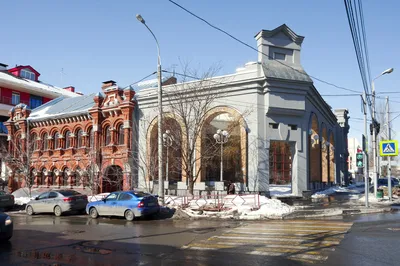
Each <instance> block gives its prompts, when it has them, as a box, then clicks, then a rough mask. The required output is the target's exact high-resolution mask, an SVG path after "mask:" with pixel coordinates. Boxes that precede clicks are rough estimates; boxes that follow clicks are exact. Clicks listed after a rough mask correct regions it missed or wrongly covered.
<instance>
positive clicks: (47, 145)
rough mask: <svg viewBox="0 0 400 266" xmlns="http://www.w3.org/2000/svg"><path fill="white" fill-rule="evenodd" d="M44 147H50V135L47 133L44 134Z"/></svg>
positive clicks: (45, 148)
mask: <svg viewBox="0 0 400 266" xmlns="http://www.w3.org/2000/svg"><path fill="white" fill-rule="evenodd" d="M42 147H43V150H44V151H45V150H48V149H49V135H47V133H44V134H43V138H42Z"/></svg>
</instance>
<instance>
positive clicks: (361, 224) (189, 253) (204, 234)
mask: <svg viewBox="0 0 400 266" xmlns="http://www.w3.org/2000/svg"><path fill="white" fill-rule="evenodd" d="M12 218H13V220H14V236H13V238H12V239H11V241H10V242H9V243H4V244H1V245H0V265H1V266H6V265H84V266H90V265H113V266H116V265H219V266H221V265H309V264H323V265H398V263H396V262H397V257H398V247H399V246H400V245H399V244H400V237H399V236H400V215H399V214H386V215H370V216H359V217H351V218H344V219H343V217H336V218H331V219H329V220H327V219H325V220H313V221H310V220H290V221H258V222H250V221H249V222H247V221H205V220H199V221H188V220H138V221H133V222H127V221H125V220H123V219H117V218H112V219H109V218H101V219H96V220H93V219H91V218H89V217H87V216H76V215H71V216H63V217H54V216H53V215H35V216H32V217H31V216H26V215H25V214H15V215H12Z"/></svg>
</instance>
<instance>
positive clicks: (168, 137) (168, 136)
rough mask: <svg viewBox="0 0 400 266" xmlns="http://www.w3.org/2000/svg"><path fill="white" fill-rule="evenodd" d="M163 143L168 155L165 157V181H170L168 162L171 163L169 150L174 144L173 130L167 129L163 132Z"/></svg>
mask: <svg viewBox="0 0 400 266" xmlns="http://www.w3.org/2000/svg"><path fill="white" fill-rule="evenodd" d="M163 143H164V146H165V148H166V150H167V157H166V159H165V181H167V182H168V163H169V160H168V157H169V154H168V150H169V147H171V145H172V136H171V132H170V131H169V130H166V131H165V133H164V134H163Z"/></svg>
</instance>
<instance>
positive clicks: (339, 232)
mask: <svg viewBox="0 0 400 266" xmlns="http://www.w3.org/2000/svg"><path fill="white" fill-rule="evenodd" d="M229 232H230V233H232V232H234V231H229ZM309 233H311V232H309ZM309 233H306V232H303V233H295V232H285V231H283V232H276V233H275V232H272V231H271V232H247V233H246V234H247V235H271V236H280V235H289V236H309V235H310V234H309ZM332 233H334V234H346V231H328V232H316V234H312V235H313V236H317V235H318V236H325V235H327V234H332Z"/></svg>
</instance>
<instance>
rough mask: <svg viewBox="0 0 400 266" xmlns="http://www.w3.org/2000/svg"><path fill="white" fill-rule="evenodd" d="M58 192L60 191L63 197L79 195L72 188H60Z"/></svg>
mask: <svg viewBox="0 0 400 266" xmlns="http://www.w3.org/2000/svg"><path fill="white" fill-rule="evenodd" d="M58 193H60V194H61V195H63V196H64V197H69V196H76V195H80V193H78V192H76V191H74V190H61V191H58Z"/></svg>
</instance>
